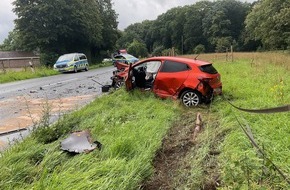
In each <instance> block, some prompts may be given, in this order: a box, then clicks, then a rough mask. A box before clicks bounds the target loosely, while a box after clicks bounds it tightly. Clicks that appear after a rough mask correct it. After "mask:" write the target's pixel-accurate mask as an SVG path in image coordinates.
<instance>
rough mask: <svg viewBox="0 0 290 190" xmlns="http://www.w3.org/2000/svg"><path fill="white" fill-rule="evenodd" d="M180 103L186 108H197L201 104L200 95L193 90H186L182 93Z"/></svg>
mask: <svg viewBox="0 0 290 190" xmlns="http://www.w3.org/2000/svg"><path fill="white" fill-rule="evenodd" d="M181 101H182V103H183V105H185V106H186V107H191V106H197V105H198V104H200V102H201V95H200V93H199V92H197V91H194V90H187V91H185V92H183V93H182V95H181Z"/></svg>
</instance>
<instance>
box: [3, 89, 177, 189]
mask: <svg viewBox="0 0 290 190" xmlns="http://www.w3.org/2000/svg"><path fill="white" fill-rule="evenodd" d="M179 113H180V108H179V106H178V104H175V103H172V101H171V100H160V99H156V97H154V95H152V94H151V93H144V92H143V93H142V92H140V91H134V92H132V93H127V92H125V90H122V89H121V90H118V91H116V92H114V93H113V94H110V95H105V96H103V97H102V98H98V99H96V100H95V101H94V102H92V103H91V104H90V105H88V106H85V107H84V108H82V109H81V110H79V111H76V112H74V113H72V114H70V115H68V116H66V117H63V118H62V119H61V120H59V121H58V122H57V123H55V124H54V125H53V126H51V127H44V128H38V129H37V130H36V131H35V133H33V135H32V136H31V137H28V138H27V139H25V140H24V141H23V142H22V143H19V144H17V145H15V146H14V147H12V148H11V149H9V150H7V151H6V152H4V153H2V154H1V162H0V167H1V170H0V176H1V177H0V179H1V180H0V187H1V188H3V189H138V187H139V186H140V184H141V182H142V180H143V179H144V178H147V177H148V176H150V175H151V174H152V172H153V167H152V164H151V162H152V159H153V158H154V156H155V152H156V151H157V149H158V148H159V147H160V145H161V141H162V138H163V136H164V135H165V134H166V132H167V130H168V129H169V127H170V126H171V123H172V122H173V121H175V120H176V119H177V118H178V115H179ZM82 129H90V131H91V133H92V138H93V139H94V140H98V141H100V142H101V143H102V145H103V147H102V150H101V151H99V150H94V151H93V152H91V153H88V154H79V155H74V156H73V155H71V154H69V153H66V152H64V151H61V150H60V147H59V143H60V141H61V140H62V139H64V138H65V136H67V135H68V133H69V132H70V131H74V130H82ZM57 135H59V137H60V139H58V140H56V139H54V136H57ZM46 136H48V137H46ZM44 139H46V140H44Z"/></svg>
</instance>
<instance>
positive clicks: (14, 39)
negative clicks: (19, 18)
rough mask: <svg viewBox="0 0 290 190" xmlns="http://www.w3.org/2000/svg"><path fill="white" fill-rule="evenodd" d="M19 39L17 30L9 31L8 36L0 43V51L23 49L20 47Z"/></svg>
mask: <svg viewBox="0 0 290 190" xmlns="http://www.w3.org/2000/svg"><path fill="white" fill-rule="evenodd" d="M20 43H21V40H20V38H19V34H18V32H17V30H13V31H11V32H9V34H8V37H7V38H6V39H5V40H4V41H3V44H1V45H0V50H2V51H15V50H24V49H22V47H21V45H20Z"/></svg>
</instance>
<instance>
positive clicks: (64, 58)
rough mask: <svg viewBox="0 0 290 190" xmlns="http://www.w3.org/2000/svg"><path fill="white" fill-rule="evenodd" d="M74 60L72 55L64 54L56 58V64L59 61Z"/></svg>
mask: <svg viewBox="0 0 290 190" xmlns="http://www.w3.org/2000/svg"><path fill="white" fill-rule="evenodd" d="M73 59H74V54H65V55H62V56H60V57H59V58H58V60H57V62H60V61H72V60H73Z"/></svg>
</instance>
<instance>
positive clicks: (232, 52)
mask: <svg viewBox="0 0 290 190" xmlns="http://www.w3.org/2000/svg"><path fill="white" fill-rule="evenodd" d="M231 56H232V62H234V51H233V46H232V45H231Z"/></svg>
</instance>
